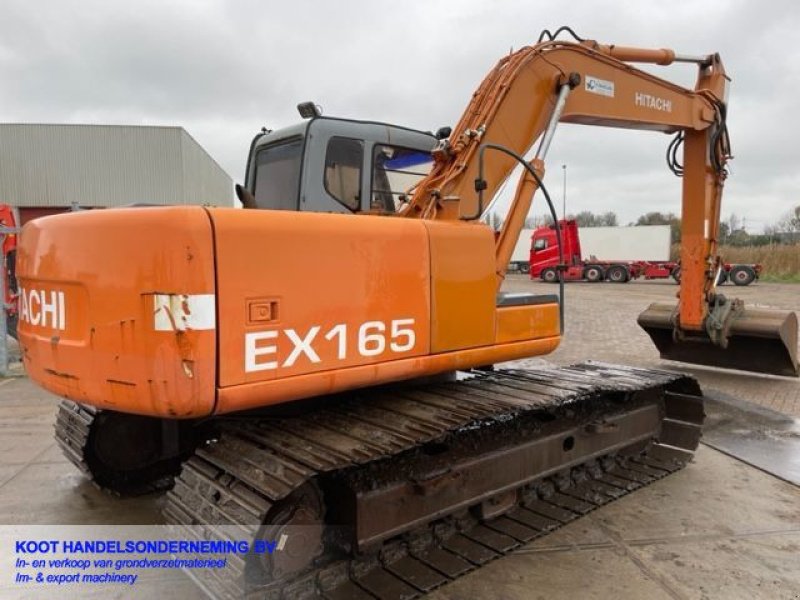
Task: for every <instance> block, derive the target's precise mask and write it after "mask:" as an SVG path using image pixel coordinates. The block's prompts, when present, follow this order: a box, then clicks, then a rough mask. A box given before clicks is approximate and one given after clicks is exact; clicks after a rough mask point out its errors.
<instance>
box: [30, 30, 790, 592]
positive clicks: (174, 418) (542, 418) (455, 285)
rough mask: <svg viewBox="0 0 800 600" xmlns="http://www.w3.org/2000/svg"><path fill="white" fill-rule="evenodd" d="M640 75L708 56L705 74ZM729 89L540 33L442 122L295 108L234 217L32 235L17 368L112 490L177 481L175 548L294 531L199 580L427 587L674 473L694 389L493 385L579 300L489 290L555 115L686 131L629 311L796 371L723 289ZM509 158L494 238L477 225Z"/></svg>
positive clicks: (729, 358) (257, 147)
mask: <svg viewBox="0 0 800 600" xmlns="http://www.w3.org/2000/svg"><path fill="white" fill-rule="evenodd" d="M562 33H566V34H569V35H572V36H573V38H574V41H572V40H570V41H565V40H561V39H558V38H559V36H560V35H561V34H562ZM637 62H639V63H655V64H659V65H664V66H667V65H670V64H672V63H674V62H689V63H694V64H696V65H697V67H698V78H697V84H696V87H695V89H694V90H688V89H684V88H682V87H680V86H677V85H674V84H672V83H669V82H668V81H665V80H663V79H660V78H658V77H656V76H654V75H651V74H649V73H646V72H643V71H641V70H638V69H636V68H635V67H633V66H632V65H631V63H637ZM727 85H728V78H727V76H726V74H725V71H724V69H723V66H722V62H721V60H720V58H719V56H718V55H716V54H710V55H701V56H684V55H679V54H676V53H674V52H673V51H671V50H663V49H662V50H645V49H638V48H627V47H621V46H614V45H602V44H599V43H597V42H595V41H591V40H584V39H581V38H578V37H577V36H576V35H575V34H574V33H573V32H572V31H571V30H570V29H568V28H561V29H559V30H557V31H556V32H555V33H554V34H551V33H550V32H547V31H545V32H544V33H543V35H542V37H541V38H540V39H539V42H538V43H537V44H535V45H533V46H530V47H525V48H522V49H521V50H518V51H516V52H514V53H512V54H510V55H509V56H506V57H504V58H503V59H502V60H500V62H499V63H498V64H497V66H496V67H495V68H494V69H492V71H491V72H490V73H489V74H488V75H487V76H486V78H485V79H484V81H483V83H481V85H480V87H479V88H478V89H477V91H476V92H475V94H474V95H473V97H472V100H471V101H470V103H469V105H468V106H467V108H466V110H465V111H464V114H463V116H462V118H461V120H460V121H459V122H458V124H457V125H456V127H455V128H454V129H453V130H452V131H450V130H447V129H446V128H443V129H442V130H440V131H439V132H438V133H437V134H436V135H432V134H429V133H426V132H421V131H415V130H412V129H408V128H403V127H398V126H393V125H388V124H385V123H375V122H365V121H352V120H344V119H334V118H328V117H323V116H321V115H320V114H319V111H318V109H317V107H316V106H315V105H314V104H313V103H303V104H301V105H299V107H298V108H299V109H300V113H301V116H303V117H304V120H303V121H301V122H300V123H298V124H296V125H292V126H289V127H286V128H283V129H280V130H277V131H268V130H263V131H262V132H261V133H260V134H259V135H257V136H256V138H255V139H254V140H253V143H252V145H251V148H250V153H249V156H248V164H247V170H246V172H247V175H246V181H245V184H244V185H243V186H237V194H238V196H239V198H240V199H241V201H242V203H243V205H244V207H245V209H244V210H238V209H233V208H210V207H164V208H129V209H115V210H107V211H91V212H86V213H76V214H65V215H58V216H53V217H47V218H44V219H39V220H36V221H33V222H31V223H29V224H27V225H26V226H25V228H24V231H23V233H22V236H21V244H20V247H19V257H18V278H19V294H20V306H19V341H20V346H21V349H22V356H23V359H24V363H25V367H26V369H27V372H28V374H29V375H30V377H31V378H32V379H34V380H35V381H36V382H38V383H39V384H40V385H42V386H43V387H45V388H46V389H48V390H50V391H52V392H54V393H55V394H58V395H59V396H63V397H65V398H66V399H67V400H66V401H65V402H63V403H62V405H61V407H60V410H59V414H58V420H57V424H56V436H57V439H58V441H59V444H60V445H61V447H62V448H63V449H64V451H65V453H66V455H67V456H68V457H69V458H70V459H71V460H72V462H74V463H75V464H76V465H77V466H78V467H79V468H81V469H83V470H84V471H86V472H87V473H88V474H89V475H90V476H91V477H92V478H93V479H94V481H95V482H97V484H98V485H100V486H103V487H105V488H107V489H109V490H112V491H115V492H118V493H121V494H132V493H141V492H144V491H151V490H157V489H163V488H168V489H169V491H168V492H167V499H166V503H165V508H164V514H165V518H166V520H167V521H168V522H169V523H171V524H173V525H174V526H175V527H177V528H178V529H179V531H181V532H183V534H184V535H185V537H190V538H194V537H204V536H209V537H214V538H218V537H221V538H223V539H230V540H241V539H248V538H249V539H262V540H263V539H272V540H279V542H278V547H279V550H280V551H276V552H273V553H246V554H243V555H240V556H239V555H237V556H233V557H229V559H228V568H226V569H224V570H208V571H203V572H202V573H200V572H198V571H195V572H193V574H192V576H193V577H195V578H196V579H197V581H198V583H200V585H202V586H203V587H204V589H205V590H207V591H208V592H209V593H210V594H212V595H214V596H217V597H226V598H227V597H231V598H233V597H242V595H244V594H251V593H252V594H255V595H258V596H259V597H261V596H264V597H269V598H289V597H291V598H303V597H320V596H322V597H325V598H381V599H388V598H413V597H415V596H418V595H421V594H424V593H426V592H427V591H429V590H431V589H434V588H436V587H438V586H440V585H443V584H444V583H446V582H448V581H450V580H452V579H455V578H457V577H458V576H460V575H461V574H463V573H465V572H468V571H470V570H472V569H474V568H476V567H477V566H480V565H482V564H484V563H486V562H487V561H489V560H492V559H493V558H496V557H498V556H501V555H503V554H505V553H507V552H509V551H511V550H513V549H514V548H516V547H518V546H519V545H520V544H524V543H526V542H528V541H530V540H532V539H535V538H537V537H539V536H542V535H545V534H546V533H547V532H549V531H551V530H553V529H555V528H557V527H559V526H560V525H561V524H563V523H566V522H569V521H570V520H571V519H574V518H577V517H578V516H580V515H582V514H585V513H586V512H588V511H590V510H592V509H593V508H595V507H596V506H599V505H602V504H604V503H605V502H608V501H610V500H613V499H615V498H618V497H620V496H623V495H625V494H627V493H628V492H630V491H632V490H634V489H636V488H638V487H641V486H643V485H646V484H648V483H649V482H652V481H654V480H656V479H658V478H660V477H662V476H664V475H667V474H669V473H671V472H672V471H675V470H676V469H679V468H681V467H682V466H683V465H685V464H686V462H687V461H688V460H689V459H690V458H691V456H692V453H693V451H694V449H695V448H696V446H697V443H698V440H699V437H700V429H701V425H702V420H703V405H702V394H701V391H700V389H699V386H698V384H697V382H696V381H695V380H694V379H693V378H691V377H689V376H686V375H683V374H679V373H673V372H668V371H661V370H651V369H642V368H632V367H625V366H619V365H609V364H603V363H594V362H587V363H582V364H579V365H574V366H570V367H552V368H544V367H541V368H532V369H524V370H523V369H515V368H495V367H493V365H495V364H497V363H503V362H505V361H511V360H515V359H521V358H526V357H531V356H541V355H545V354H548V353H550V352H552V351H553V350H554V349H555V348H556V347H557V346H558V344H559V341H560V339H561V336H562V334H563V323H564V316H565V313H564V304H563V288H562V289H561V294H560V295H554V294H546V295H541V294H509V293H505V292H503V291H502V289H501V287H502V283H503V280H504V276H505V272H506V268H507V265H508V262H509V259H510V257H511V254H512V251H513V247H514V245H515V243H516V240H517V238H518V236H519V233H520V230H521V228H522V226H523V222H524V219H525V216H526V215H527V213H528V210H529V208H530V206H531V201H532V197H533V195H534V193H535V192H536V191H537V190H541V192H542V194H543V195H544V196H545V200H546V202H547V203H548V206H549V208H550V210H551V214H552V216H553V218H554V221H555V222H557V221H558V219H557V218H556V215H555V211H554V210H553V207H552V203H551V202H550V199H549V196H548V194H547V191H546V188H545V187H544V185H543V179H544V160H545V156H546V154H547V151H548V147H549V146H550V143H551V140H552V138H553V135H554V133H555V131H556V128H557V125H558V123H559V122H569V123H581V124H589V125H604V126H611V127H622V128H630V129H648V130H653V131H660V132H664V133H668V134H672V135H674V136H675V137H674V138H673V141H672V143H671V144H670V148H669V151H668V157H669V165H670V166H671V168H672V169H673V170H674V171H675V172H676V174H678V175H681V176H682V177H683V203H682V239H683V246H682V254H681V265H682V269H683V276H682V278H681V282H680V293H679V300H678V303H677V305H653V306H651V307H650V308H649V309H647V310H646V311H645V312H644V313H643V314H642V315H641V317H640V319H639V321H640V324H641V325H642V326H643V327H644V328H645V329H646V330H647V331H648V333H650V335H651V336H652V338H653V339H654V341H655V343H656V344H657V345H658V347H659V350H660V351H661V353H662V356H664V357H665V358H671V359H677V360H684V361H690V362H701V363H706V364H708V363H714V364H721V365H723V366H728V367H735V368H740V369H749V370H756V371H769V372H773V373H779V374H784V375H797V369H798V367H797V358H796V352H797V319H796V316H795V315H794V314H787V313H777V312H772V311H753V310H752V309H749V308H745V307H744V306H743V305H742V304H741V303H740V302H739V301H737V300H729V299H726V298H724V297H723V296H722V295H721V294H718V293H717V291H716V287H715V282H716V281H717V271H718V270H719V268H720V264H721V263H720V260H719V257H718V256H717V254H716V249H717V231H718V224H719V215H720V202H721V194H722V187H723V183H724V181H725V178H726V175H727V172H726V168H725V166H726V162H727V160H728V159H729V158H730V149H729V143H728V134H727V128H726V117H727V106H726V90H727ZM537 140H538V144H537ZM534 145H536V148H535V150H533V147H534ZM681 148H682V149H683V151H682V155H681V153H680V149H681ZM531 150H533V158H531V159H530V160H528V159H526V158H525V155H526V153H528V152H529V151H531ZM517 164H521V165H522V167H523V168H524V173H523V176H522V177H521V179H520V181H519V183H518V185H517V188H516V192H515V195H514V199H513V201H512V203H511V206H510V209H509V214H508V218H507V219H506V220H505V223H504V225H503V229H502V231H501V232H500V233H499V236H497V237H495V235H494V234H493V232H492V230H491V229H490V228H489V227H487V226H485V225H484V224H482V223H481V222H480V220H479V219H480V217H481V214H482V213H483V212H484V207H485V206H486V205H487V204H488V201H489V200H490V199H491V198H492V197H493V196H494V194H495V193H496V192H497V191H498V189H499V188H500V186H501V185H502V183H503V182H504V181H505V180H506V179H507V178H508V177H509V176H510V174H511V171H512V170H513V169H514V167H515V166H516V165H517ZM562 262H563V260H562ZM198 573H199V574H198Z"/></svg>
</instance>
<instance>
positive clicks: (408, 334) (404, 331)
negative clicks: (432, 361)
mask: <svg viewBox="0 0 800 600" xmlns="http://www.w3.org/2000/svg"><path fill="white" fill-rule="evenodd" d="M413 324H414V319H396V320H394V321H392V343H391V344H390V346H391V348H392V352H408V351H409V350H411V349H412V348H413V347H414V344H415V343H416V342H417V338H416V335H414V330H413V329H410V328H407V327H402V326H403V325H413ZM399 337H405V338H406V343H405V344H398V343H397V342H396V341H395V340H396V339H397V338H399Z"/></svg>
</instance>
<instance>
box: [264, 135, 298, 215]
mask: <svg viewBox="0 0 800 600" xmlns="http://www.w3.org/2000/svg"><path fill="white" fill-rule="evenodd" d="M302 154H303V138H296V139H293V140H288V141H284V142H278V143H276V144H271V145H269V146H266V147H264V148H261V149H260V150H259V151H258V153H257V154H256V180H255V190H254V195H255V198H256V206H258V208H269V209H272V210H297V201H298V198H299V196H300V163H301V159H302Z"/></svg>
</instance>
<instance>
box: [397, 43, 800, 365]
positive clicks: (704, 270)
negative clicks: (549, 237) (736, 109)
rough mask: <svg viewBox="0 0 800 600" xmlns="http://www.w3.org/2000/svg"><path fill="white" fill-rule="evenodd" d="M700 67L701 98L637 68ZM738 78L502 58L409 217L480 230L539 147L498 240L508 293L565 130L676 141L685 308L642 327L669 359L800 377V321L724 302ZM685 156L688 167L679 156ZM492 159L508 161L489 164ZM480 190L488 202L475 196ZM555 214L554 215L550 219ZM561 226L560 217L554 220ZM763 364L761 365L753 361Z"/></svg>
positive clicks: (560, 59)
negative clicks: (724, 221)
mask: <svg viewBox="0 0 800 600" xmlns="http://www.w3.org/2000/svg"><path fill="white" fill-rule="evenodd" d="M676 61H679V62H692V63H696V64H697V66H698V77H697V83H696V85H695V88H694V89H693V90H688V89H684V88H682V87H680V86H677V85H675V84H672V83H670V82H668V81H665V80H663V79H660V78H658V77H656V76H654V75H651V74H649V73H645V72H643V71H640V70H638V69H636V68H634V67H633V66H631V65H630V64H628V63H630V62H640V63H655V64H658V65H663V66H666V65H670V64H672V63H673V62H676ZM727 88H728V77H727V75H726V73H725V70H724V68H723V66H722V61H721V60H720V57H719V56H718V55H716V54H711V55H706V56H697V57H691V56H682V55H678V54H676V53H675V52H674V51H672V50H668V49H660V50H650V49H641V48H628V47H620V46H613V45H612V46H609V45H601V44H598V43H596V42H594V41H589V40H579V42H578V43H569V42H561V41H550V42H545V43H542V44H538V45H536V46H532V47H527V48H523V49H521V50H519V51H517V52H515V53H513V54H511V55H510V56H507V57H505V58H503V59H502V60H501V61H500V62H499V63H498V64H497V66H496V67H495V68H494V69H493V70H492V71H491V72H490V73H489V75H488V76H487V77H486V79H485V80H484V81H483V83H482V84H481V86H480V87H479V88H478V91H477V92H476V94H475V95H474V96H473V98H472V100H471V102H470V104H469V106H468V107H467V109H466V110H465V112H464V115H463V117H462V119H461V121H460V122H459V123H458V125H457V126H456V127H455V129H454V131H453V132H452V135H451V136H450V138H449V139H448V140H445V141H443V142H441V143H440V144H439V146H438V147H437V149H436V150H435V151H434V156H435V157H436V158H437V162H436V164H435V166H434V169H433V171H432V172H431V174H430V175H429V176H428V178H427V179H426V180H425V181H423V182H421V184H420V185H419V186H418V187H417V188H416V190H415V194H414V196H413V198H412V200H411V202H410V203H409V205H408V207H407V208H406V211H405V214H406V215H408V216H423V217H425V218H432V219H445V220H446V219H451V220H452V219H462V220H463V219H465V220H470V219H475V218H477V217H479V216H480V215H481V214H482V212H483V209H484V208H485V207H484V206H483V203H482V198H483V197H484V196H485V197H489V198H491V197H492V196H493V195H494V194H495V193H496V191H497V190H498V189H499V188H500V186H501V185H502V183H503V182H504V181H505V180H506V178H507V177H508V176H509V175H510V173H511V170H512V169H513V168H514V166H515V164H516V163H515V158H516V159H519V157H520V155H523V154H525V153H526V152H527V151H528V149H529V148H531V146H532V145H533V143H534V142H535V141H536V140H537V139H538V140H539V146H538V149H537V151H536V153H535V156H534V158H533V159H532V160H531V161H530V164H529V165H528V168H527V171H526V172H525V173H524V174H523V176H522V177H521V178H520V180H519V183H518V187H517V191H516V193H515V195H514V198H513V201H512V203H511V206H510V209H509V212H508V217H507V218H506V220H505V222H504V224H503V228H502V230H501V232H500V234H499V236H498V239H497V245H496V263H497V264H496V267H497V286H498V289H499V288H500V285H501V284H502V281H503V279H504V275H505V271H506V268H507V266H508V263H509V261H510V257H511V253H512V252H513V246H514V245H515V244H516V240H517V239H518V237H519V233H520V231H521V230H522V227H523V224H524V221H525V218H526V216H527V214H528V211H529V209H530V206H531V201H532V197H533V195H534V193H535V191H536V190H537V189H538V188H539V187H541V179H542V177H543V176H544V170H545V163H544V159H545V155H546V152H547V149H548V147H549V144H550V141H551V139H552V137H553V135H554V132H555V129H556V125H557V123H558V122H569V123H580V124H586V125H602V126H609V127H620V128H627V129H646V130H653V131H661V132H664V133H670V134H674V135H675V138H674V140H673V142H672V144H671V145H670V152H669V157H670V168H672V170H673V172H675V174H676V175H679V176H681V177H682V178H683V193H682V204H681V272H682V277H681V282H680V291H679V294H678V302H677V305H672V306H670V307H669V308H668V309H667V308H665V307H664V306H660V307H659V306H656V305H654V306H652V307H650V308H648V309H647V310H646V311H645V312H644V313H642V315H641V317H640V318H639V324H640V325H641V327H642V328H643V329H645V331H646V332H647V333H648V334H649V335H650V336H651V338H652V339H653V341H654V343H655V344H656V346H657V348H658V349H659V352H660V353H661V356H662V357H663V358H667V359H671V360H677V361H682V362H690V363H696V364H704V365H710V366H720V367H727V368H734V369H741V370H746V371H755V372H761V373H771V374H778V375H791V376H797V375H798V374H800V368H798V362H797V333H796V332H797V318H796V316H795V315H794V314H793V313H787V312H780V311H764V310H760V311H755V312H754V311H753V310H751V309H747V308H746V307H745V306H744V305H743V303H742V302H740V301H738V300H735V299H727V298H725V297H724V296H723V295H722V294H718V293H717V291H716V281H717V273H718V269H719V267H720V264H721V259H720V257H719V256H718V254H717V245H718V232H719V221H720V208H721V202H722V190H723V185H724V182H725V179H726V178H727V174H728V172H727V169H726V162H727V160H728V159H729V158H730V146H729V140H728V132H727V126H726V117H727V105H726V98H727ZM681 146H682V147H683V157H682V159H678V156H677V152H678V150H679V148H680V147H681ZM487 149H493V150H494V149H501V150H506V152H505V153H503V154H500V153H498V155H497V156H493V157H492V160H491V161H489V160H488V159H487V160H486V161H485V162H486V168H485V170H484V164H483V163H484V160H483V154H484V151H485V150H487ZM473 186H474V189H475V190H477V191H478V194H475V193H473ZM551 210H552V207H551ZM552 216H553V219H554V221H557V219H556V218H555V213H554V211H553V215H552ZM756 354H759V355H760V356H759V357H758V358H754V356H755V355H756Z"/></svg>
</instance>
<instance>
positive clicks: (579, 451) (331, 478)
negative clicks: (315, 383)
mask: <svg viewBox="0 0 800 600" xmlns="http://www.w3.org/2000/svg"><path fill="white" fill-rule="evenodd" d="M290 407H291V405H290ZM63 410H64V409H62V414H63ZM82 410H85V409H83V408H82V407H79V408H76V411H78V412H80V411H82ZM87 412H88V411H87ZM295 412H296V413H297V414H286V413H285V412H284V413H282V414H270V413H263V412H262V413H258V414H251V413H244V414H236V415H232V416H226V417H220V418H217V419H214V420H213V423H214V429H213V433H212V432H211V430H210V429H209V428H208V427H206V428H205V429H204V432H203V435H195V436H194V440H195V441H197V440H200V442H199V445H198V446H197V448H196V449H195V451H194V453H193V454H191V456H190V457H188V459H187V460H185V462H184V464H183V469H182V471H180V475H178V476H177V477H174V487H173V488H172V490H171V491H169V492H168V494H167V503H166V505H165V508H164V514H165V517H166V520H167V522H168V523H170V524H172V525H174V526H175V527H176V528H177V531H176V532H175V534H176V535H177V536H179V537H181V538H188V539H192V538H207V539H220V538H222V539H225V538H228V539H231V540H236V539H250V540H255V539H259V540H263V539H267V540H281V548H280V551H277V552H273V553H271V554H270V553H261V554H247V555H244V556H228V562H227V564H228V567H227V568H226V569H224V570H207V571H203V572H195V573H192V576H193V578H195V580H196V581H197V583H198V584H199V585H200V586H201V587H203V588H204V589H205V590H206V591H207V592H208V593H209V595H211V596H213V597H218V598H241V597H253V598H313V597H325V598H337V599H338V598H342V599H343V598H379V599H382V600H384V599H389V598H414V597H417V596H420V595H422V594H424V593H426V592H428V591H430V590H432V589H434V588H436V587H439V586H441V585H443V584H445V583H447V582H448V581H451V580H453V579H455V578H457V577H459V576H460V575H463V574H464V573H467V572H469V571H471V570H473V569H475V568H477V567H479V566H480V565H482V564H484V563H486V562H488V561H490V560H492V559H494V558H497V557H499V556H502V555H504V554H506V553H508V552H510V551H512V550H514V549H515V548H517V547H519V546H520V545H522V544H525V543H527V542H529V541H531V540H533V539H536V538H538V537H541V536H543V535H546V534H547V533H549V532H550V531H552V530H554V529H556V528H558V527H560V526H561V525H562V524H564V523H567V522H569V521H571V520H573V519H575V518H578V517H579V516H581V515H583V514H586V513H587V512H589V511H591V510H593V509H594V508H596V507H597V506H600V505H602V504H605V503H607V502H609V501H611V500H614V499H616V498H619V497H621V496H623V495H625V494H627V493H629V492H630V491H632V490H635V489H637V488H639V487H641V486H643V485H647V484H648V483H650V482H652V481H654V480H656V479H659V478H661V477H663V476H665V475H667V474H669V473H671V472H673V471H675V470H677V469H680V468H681V467H683V466H684V465H685V464H686V463H687V462H688V461H689V460H690V459H691V456H692V452H693V451H694V449H695V448H696V446H697V443H698V441H699V438H700V428H701V424H702V421H703V416H704V415H703V407H702V395H701V392H700V389H699V387H698V385H697V383H696V381H695V380H694V379H692V378H690V377H687V376H683V375H678V374H674V373H667V372H664V371H655V370H645V369H634V368H630V367H621V366H615V365H606V364H601V363H584V364H581V365H575V366H572V367H562V368H541V369H531V370H524V371H523V370H502V371H476V372H472V373H471V374H469V375H468V376H467V378H465V379H462V380H460V381H453V382H446V383H435V384H428V385H424V386H413V387H412V386H393V387H385V388H379V389H372V390H361V391H357V392H352V393H350V394H345V395H342V397H341V398H337V399H335V400H334V399H330V398H328V399H326V400H325V404H317V405H316V407H315V408H313V409H311V408H309V406H305V407H302V406H298V407H295ZM101 415H102V413H101ZM62 429H63V427H62ZM63 445H64V444H63V443H62V446H63ZM183 447H184V452H183V454H182V455H180V456H178V455H176V456H173V457H172V458H171V459H168V460H160V461H155V463H154V464H156V463H157V464H159V465H160V466H161V468H162V472H161V473H159V474H160V475H161V477H160V479H159V481H160V486H161V487H164V486H168V485H169V483H170V482H169V479H170V478H172V477H173V476H175V475H176V473H177V471H176V470H175V469H174V464H175V463H176V462H178V463H180V462H181V461H182V460H183V457H184V455H185V454H186V453H187V448H186V447H187V444H185V443H184V446H183ZM71 449H73V448H72V446H68V450H71ZM72 454H73V457H72V458H73V462H75V459H74V455H75V454H76V453H75V452H74V451H73V452H72ZM69 455H70V452H69V451H68V456H69ZM84 462H86V461H84ZM165 465H166V466H168V468H166V469H165V468H164V467H165ZM85 470H87V469H85ZM88 470H90V471H91V469H88ZM152 472H153V473H158V469H155V468H154V469H153V470H152ZM140 483H141V482H140Z"/></svg>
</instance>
